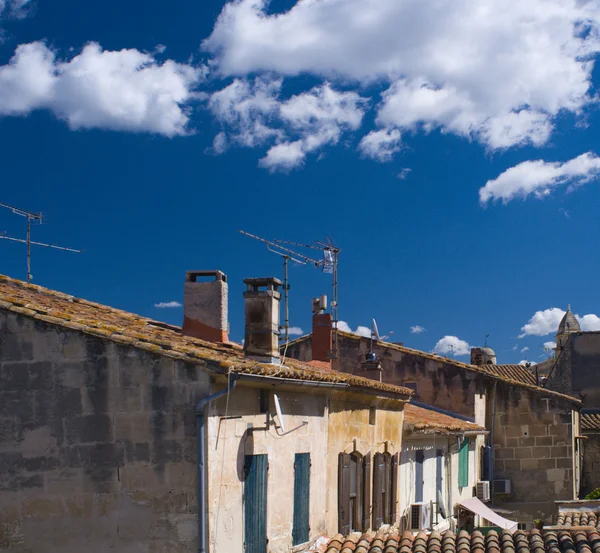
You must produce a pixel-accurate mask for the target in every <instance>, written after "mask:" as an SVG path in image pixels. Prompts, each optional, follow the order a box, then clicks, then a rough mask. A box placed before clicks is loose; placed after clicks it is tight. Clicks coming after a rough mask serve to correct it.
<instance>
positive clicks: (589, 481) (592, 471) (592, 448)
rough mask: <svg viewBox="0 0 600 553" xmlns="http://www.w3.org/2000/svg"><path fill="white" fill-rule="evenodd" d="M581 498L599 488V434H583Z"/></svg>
mask: <svg viewBox="0 0 600 553" xmlns="http://www.w3.org/2000/svg"><path fill="white" fill-rule="evenodd" d="M584 435H585V436H586V437H587V440H585V442H584V446H583V471H582V472H583V474H582V478H581V480H582V483H581V497H585V496H586V495H587V494H588V493H590V492H592V491H594V490H595V489H596V488H600V432H589V433H585V434H584Z"/></svg>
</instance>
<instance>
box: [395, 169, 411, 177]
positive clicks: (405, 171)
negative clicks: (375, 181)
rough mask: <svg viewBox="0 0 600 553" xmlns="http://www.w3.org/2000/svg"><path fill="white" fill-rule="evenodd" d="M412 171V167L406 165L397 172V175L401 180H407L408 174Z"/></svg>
mask: <svg viewBox="0 0 600 553" xmlns="http://www.w3.org/2000/svg"><path fill="white" fill-rule="evenodd" d="M411 171H412V169H410V168H409V167H404V168H403V169H401V170H400V171H399V172H398V173H396V177H398V178H399V179H400V180H406V179H407V177H408V174H409V173H410V172H411Z"/></svg>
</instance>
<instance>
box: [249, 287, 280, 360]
mask: <svg viewBox="0 0 600 553" xmlns="http://www.w3.org/2000/svg"><path fill="white" fill-rule="evenodd" d="M244 284H245V285H246V291H245V292H244V306H245V312H246V331H245V339H244V355H245V356H246V357H250V358H253V359H256V360H257V361H262V362H264V363H273V364H279V362H280V356H279V320H280V319H279V317H280V314H279V305H280V301H281V293H280V292H279V288H280V286H281V285H282V282H281V281H280V280H279V279H276V278H273V277H266V278H247V279H244Z"/></svg>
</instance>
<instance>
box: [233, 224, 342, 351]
mask: <svg viewBox="0 0 600 553" xmlns="http://www.w3.org/2000/svg"><path fill="white" fill-rule="evenodd" d="M240 232H241V233H242V234H244V235H245V236H249V237H250V238H254V239H255V240H258V241H259V242H263V243H264V244H265V245H266V246H267V249H268V250H269V251H270V252H273V253H275V254H277V255H279V256H281V257H282V258H283V297H284V307H285V324H284V325H283V326H282V327H281V328H282V329H283V330H284V333H285V341H286V343H287V342H288V340H289V324H290V323H289V289H290V286H289V280H288V261H289V260H290V259H291V260H292V261H295V262H296V263H300V264H302V265H312V266H313V267H316V268H317V269H321V271H323V272H324V273H329V274H331V275H332V299H331V302H330V306H331V319H332V323H333V351H332V352H331V358H332V359H336V358H337V350H338V346H337V343H338V342H337V323H338V255H339V253H340V251H341V250H340V249H339V248H336V247H335V246H334V245H333V244H331V242H330V241H328V242H319V241H317V242H315V243H314V244H299V243H297V242H290V241H288V240H266V239H265V238H261V237H260V236H256V235H254V234H250V233H249V232H246V231H243V230H240ZM284 244H285V246H284ZM289 245H291V246H296V247H299V248H307V249H314V250H320V251H322V252H323V259H320V260H316V259H313V258H311V257H308V256H307V255H304V254H302V253H299V252H297V251H295V250H292V249H290V248H287V247H286V246H289Z"/></svg>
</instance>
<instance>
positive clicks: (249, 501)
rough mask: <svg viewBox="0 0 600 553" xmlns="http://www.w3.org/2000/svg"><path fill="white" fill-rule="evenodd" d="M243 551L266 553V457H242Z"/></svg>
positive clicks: (247, 552) (267, 466)
mask: <svg viewBox="0 0 600 553" xmlns="http://www.w3.org/2000/svg"><path fill="white" fill-rule="evenodd" d="M244 464H245V471H244V472H245V474H246V480H245V482H244V551H245V553H266V552H267V541H268V540H267V471H268V468H269V461H268V457H267V455H246V456H245V457H244Z"/></svg>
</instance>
